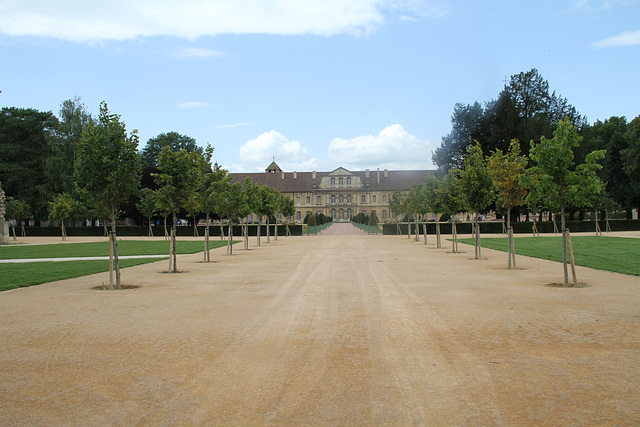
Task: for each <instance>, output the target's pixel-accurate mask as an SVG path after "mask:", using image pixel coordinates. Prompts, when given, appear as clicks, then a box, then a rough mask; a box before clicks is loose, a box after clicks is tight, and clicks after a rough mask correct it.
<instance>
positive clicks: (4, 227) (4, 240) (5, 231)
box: [0, 185, 9, 245]
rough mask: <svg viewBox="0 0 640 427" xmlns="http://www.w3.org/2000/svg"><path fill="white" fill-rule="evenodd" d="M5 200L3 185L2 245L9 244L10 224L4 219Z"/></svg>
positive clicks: (0, 206)
mask: <svg viewBox="0 0 640 427" xmlns="http://www.w3.org/2000/svg"><path fill="white" fill-rule="evenodd" d="M5 200H6V198H5V197H4V191H3V190H2V185H0V245H8V244H9V224H8V223H7V221H5V219H4V214H5V212H6V211H5V205H4V203H5Z"/></svg>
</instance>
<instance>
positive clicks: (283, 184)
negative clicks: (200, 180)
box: [231, 169, 436, 193]
mask: <svg viewBox="0 0 640 427" xmlns="http://www.w3.org/2000/svg"><path fill="white" fill-rule="evenodd" d="M336 170H337V169H336ZM349 172H350V173H351V174H352V175H357V176H359V177H360V180H361V181H362V184H363V185H364V186H365V189H367V190H368V191H395V190H400V191H408V190H410V189H411V185H412V184H421V183H423V182H424V181H425V179H426V178H427V176H429V175H435V173H436V171H435V170H400V171H388V172H387V174H388V176H387V177H385V176H384V174H385V171H382V170H381V171H377V170H374V171H369V178H367V177H366V174H367V172H366V171H349ZM331 173H332V172H315V178H314V177H313V174H314V172H284V178H283V173H282V172H278V173H266V172H263V173H233V174H231V178H232V182H240V183H242V182H243V181H244V179H245V178H247V177H249V178H251V181H252V182H253V183H254V184H261V185H268V186H269V187H272V188H275V189H276V190H278V191H280V192H282V193H302V192H313V191H318V190H319V188H318V187H319V185H320V181H321V180H322V178H323V177H325V176H327V175H330V174H331ZM378 174H379V175H378ZM294 175H295V178H294ZM378 176H379V177H380V180H379V182H378ZM331 190H336V189H335V188H332V189H331ZM342 190H345V188H343V189H342ZM351 190H358V188H355V187H354V188H351Z"/></svg>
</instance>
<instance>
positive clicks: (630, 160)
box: [620, 116, 640, 209]
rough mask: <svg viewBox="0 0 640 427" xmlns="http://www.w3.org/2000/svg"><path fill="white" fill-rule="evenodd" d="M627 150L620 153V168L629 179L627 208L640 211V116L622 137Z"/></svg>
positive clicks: (632, 122)
mask: <svg viewBox="0 0 640 427" xmlns="http://www.w3.org/2000/svg"><path fill="white" fill-rule="evenodd" d="M624 137H625V139H626V141H627V148H625V149H624V150H622V151H621V152H620V154H621V157H622V158H623V159H624V160H623V163H622V168H623V169H624V172H625V173H626V174H627V176H628V177H629V180H630V183H631V185H630V186H629V190H628V192H629V194H628V204H627V205H628V206H629V207H633V208H636V209H640V116H638V117H636V118H635V119H633V120H632V121H631V123H629V128H628V130H627V132H626V133H625V135H624Z"/></svg>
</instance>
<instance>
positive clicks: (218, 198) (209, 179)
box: [199, 167, 231, 262]
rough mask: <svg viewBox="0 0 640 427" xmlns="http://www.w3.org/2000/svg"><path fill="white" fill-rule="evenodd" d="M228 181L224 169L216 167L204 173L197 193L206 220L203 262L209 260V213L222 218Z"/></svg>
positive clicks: (229, 177) (227, 175)
mask: <svg viewBox="0 0 640 427" xmlns="http://www.w3.org/2000/svg"><path fill="white" fill-rule="evenodd" d="M230 183H231V176H230V175H229V174H228V172H227V171H226V170H224V169H220V168H217V167H216V168H214V170H213V171H212V172H211V173H207V174H205V179H204V187H203V188H202V189H201V191H200V194H199V202H200V206H201V207H202V211H203V212H204V213H205V215H206V222H207V227H206V228H205V248H204V252H205V253H204V260H205V262H210V261H211V256H210V253H209V225H210V224H211V214H212V213H217V214H218V215H219V216H220V218H222V215H223V206H224V197H226V195H227V194H228V192H229V185H230Z"/></svg>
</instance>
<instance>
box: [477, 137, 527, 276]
mask: <svg viewBox="0 0 640 427" xmlns="http://www.w3.org/2000/svg"><path fill="white" fill-rule="evenodd" d="M528 162H529V160H528V159H527V158H526V157H525V156H522V155H521V154H520V143H519V142H518V140H516V139H513V140H511V145H510V146H509V151H507V153H506V154H505V153H503V152H502V150H499V149H498V150H496V151H495V152H494V153H493V154H492V155H491V157H489V160H488V163H487V166H488V168H489V171H490V173H491V177H492V179H493V184H494V186H495V188H496V194H497V201H496V204H497V206H498V207H502V208H504V210H505V211H506V214H507V215H506V216H507V220H506V223H507V236H508V238H507V241H508V244H507V253H508V258H509V261H508V268H509V270H511V267H512V261H513V268H516V262H515V261H516V259H515V255H516V251H515V246H514V244H513V243H514V240H513V229H512V227H511V209H512V208H513V207H514V206H522V205H524V203H525V197H527V191H528V189H527V185H526V183H525V181H524V178H525V176H526V169H527V164H528Z"/></svg>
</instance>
